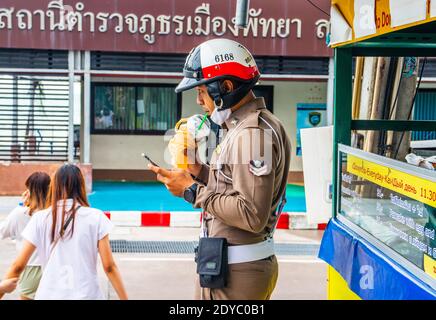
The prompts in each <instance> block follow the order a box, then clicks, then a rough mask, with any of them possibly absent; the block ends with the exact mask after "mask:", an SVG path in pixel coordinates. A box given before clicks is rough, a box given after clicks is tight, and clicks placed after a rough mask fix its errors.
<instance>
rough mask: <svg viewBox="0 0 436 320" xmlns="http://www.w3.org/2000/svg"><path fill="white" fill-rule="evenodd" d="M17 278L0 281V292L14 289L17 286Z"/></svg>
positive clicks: (8, 291)
mask: <svg viewBox="0 0 436 320" xmlns="http://www.w3.org/2000/svg"><path fill="white" fill-rule="evenodd" d="M17 283H18V278H12V279H6V280H3V281H0V294H1V293H10V292H12V291H14V290H15V288H16V287H17Z"/></svg>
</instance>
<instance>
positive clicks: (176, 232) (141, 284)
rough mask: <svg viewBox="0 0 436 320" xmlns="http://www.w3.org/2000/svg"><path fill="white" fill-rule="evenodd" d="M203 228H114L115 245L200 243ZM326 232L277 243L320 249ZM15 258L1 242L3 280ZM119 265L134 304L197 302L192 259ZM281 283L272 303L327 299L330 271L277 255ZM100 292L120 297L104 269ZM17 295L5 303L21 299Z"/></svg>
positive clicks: (155, 257) (1, 209) (120, 259)
mask: <svg viewBox="0 0 436 320" xmlns="http://www.w3.org/2000/svg"><path fill="white" fill-rule="evenodd" d="M18 201H19V197H1V198H0V222H1V221H2V220H3V219H4V218H5V217H6V214H7V213H8V212H9V211H10V210H11V209H12V208H13V207H14V206H15V205H16V203H17V202H18ZM198 234H199V228H176V227H171V228H169V227H115V228H114V229H113V230H112V232H111V234H110V238H111V240H128V241H197V240H198ZM322 234H323V231H318V230H285V229H282V230H277V231H276V233H275V236H274V238H275V243H277V244H293V245H301V247H302V248H303V249H304V246H308V245H317V244H318V245H319V243H320V241H321V238H322ZM15 256H16V252H15V244H14V242H13V241H11V240H3V241H0V278H2V277H3V275H4V274H5V272H6V271H7V268H9V266H10V264H11V263H12V261H13V259H14V258H15ZM114 256H115V259H116V262H117V264H118V266H119V268H120V271H121V274H122V277H123V280H124V282H125V285H126V289H127V291H128V294H129V297H130V298H131V299H164V300H178V299H188V300H189V299H193V297H194V282H195V277H196V273H195V267H196V266H195V263H194V259H193V254H173V253H166V254H156V253H116V254H114ZM278 260H279V279H278V283H277V286H276V289H275V291H274V294H273V296H272V298H273V299H289V300H290V299H317V300H318V299H326V293H327V291H326V284H327V280H326V277H327V267H326V264H325V263H324V262H323V261H321V260H319V259H318V258H316V256H313V255H304V256H297V255H283V256H278ZM98 270H99V278H100V283H101V288H102V290H103V292H104V294H105V296H106V297H107V298H109V299H116V295H115V293H114V291H113V289H112V288H111V286H110V285H109V284H108V281H107V279H106V276H105V275H104V272H103V270H102V268H101V266H99V268H98ZM17 298H18V295H17V294H16V293H14V294H11V295H6V296H5V299H17Z"/></svg>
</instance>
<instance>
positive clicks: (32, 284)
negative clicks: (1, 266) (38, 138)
mask: <svg viewBox="0 0 436 320" xmlns="http://www.w3.org/2000/svg"><path fill="white" fill-rule="evenodd" d="M49 185H50V177H49V176H48V174H46V173H45V172H35V173H32V174H31V175H30V176H29V177H28V178H27V180H26V182H25V186H26V191H24V193H23V205H20V206H18V207H16V208H15V209H14V210H12V212H11V213H10V214H9V215H8V216H7V218H6V220H5V221H4V222H3V223H2V224H1V225H0V239H6V238H11V239H15V240H16V248H17V251H18V252H20V251H21V249H22V247H23V237H22V236H21V232H23V230H24V228H25V227H26V226H27V224H28V223H29V221H30V219H31V217H32V215H33V214H34V213H35V212H36V211H38V210H43V209H45V208H46V201H47V193H48V188H49ZM41 276H42V271H41V263H40V261H39V259H38V257H37V255H36V253H34V254H33V255H32V256H31V257H30V259H29V262H28V263H27V266H26V267H25V269H24V271H23V273H22V275H21V278H20V281H19V284H18V288H19V291H20V297H21V299H22V300H32V299H34V297H35V293H36V289H38V285H39V281H40V280H41Z"/></svg>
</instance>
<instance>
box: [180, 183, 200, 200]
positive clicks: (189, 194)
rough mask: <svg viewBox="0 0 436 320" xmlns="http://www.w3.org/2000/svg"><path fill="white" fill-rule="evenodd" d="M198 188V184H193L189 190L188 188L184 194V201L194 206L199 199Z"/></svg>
mask: <svg viewBox="0 0 436 320" xmlns="http://www.w3.org/2000/svg"><path fill="white" fill-rule="evenodd" d="M197 187H198V183H193V184H192V185H191V186H190V187H189V188H186V189H185V191H184V192H183V199H185V201H187V202H189V203H191V204H194V202H195V199H196V198H197Z"/></svg>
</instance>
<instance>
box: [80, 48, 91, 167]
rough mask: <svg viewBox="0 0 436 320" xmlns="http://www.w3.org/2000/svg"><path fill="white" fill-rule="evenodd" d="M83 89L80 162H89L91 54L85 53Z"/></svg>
mask: <svg viewBox="0 0 436 320" xmlns="http://www.w3.org/2000/svg"><path fill="white" fill-rule="evenodd" d="M84 69H85V70H84V77H83V78H84V79H83V80H84V88H83V91H84V92H83V97H84V99H83V109H82V110H83V117H82V119H83V148H81V152H83V157H82V159H83V160H82V161H83V162H84V163H90V162H91V153H90V152H91V73H90V71H91V53H90V52H89V51H85V61H84Z"/></svg>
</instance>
